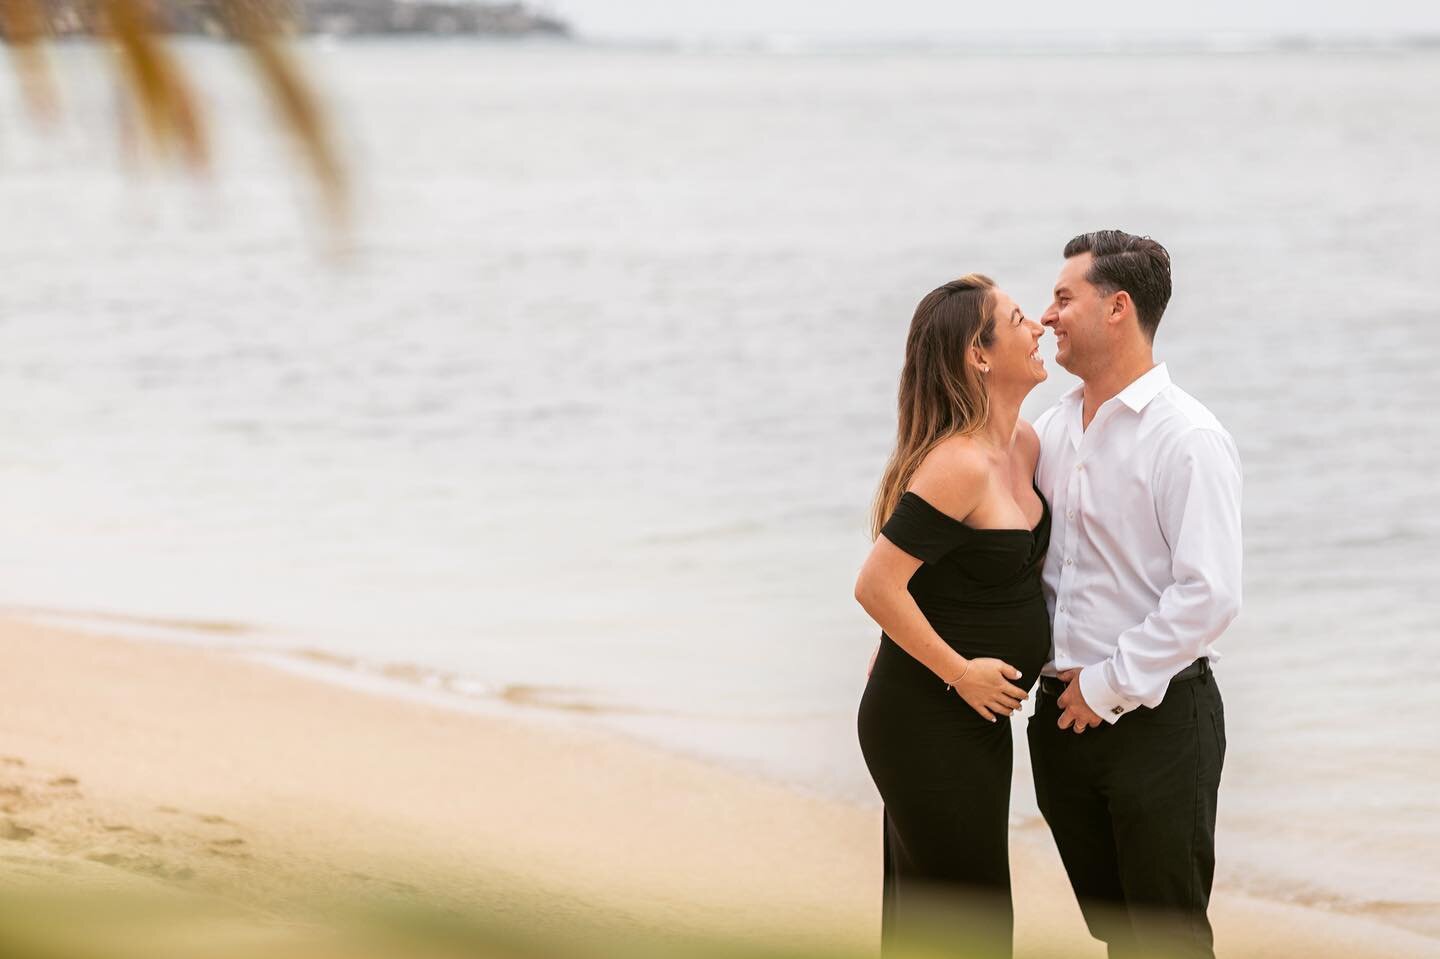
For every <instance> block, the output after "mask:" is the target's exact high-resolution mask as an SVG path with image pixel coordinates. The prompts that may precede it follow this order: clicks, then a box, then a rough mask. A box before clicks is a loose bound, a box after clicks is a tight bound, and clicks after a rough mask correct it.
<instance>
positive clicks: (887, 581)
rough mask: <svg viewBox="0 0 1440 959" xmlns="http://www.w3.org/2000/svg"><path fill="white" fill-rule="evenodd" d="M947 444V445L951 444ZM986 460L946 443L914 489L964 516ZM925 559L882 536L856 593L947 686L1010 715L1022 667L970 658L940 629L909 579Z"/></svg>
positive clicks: (981, 484) (991, 715) (991, 714)
mask: <svg viewBox="0 0 1440 959" xmlns="http://www.w3.org/2000/svg"><path fill="white" fill-rule="evenodd" d="M947 446H948V448H947ZM989 469H990V466H989V464H988V462H986V461H985V460H984V459H983V458H982V457H980V456H978V455H974V454H973V453H972V452H971V451H970V450H969V449H968V448H967V447H963V446H959V445H958V444H954V443H953V441H952V443H951V444H947V445H942V446H941V447H940V448H938V449H936V450H935V451H933V452H932V453H931V454H930V455H929V456H928V457H926V459H925V462H923V463H922V464H921V465H920V468H919V469H918V470H916V473H915V477H914V479H913V481H912V482H911V484H910V489H911V490H912V491H914V492H915V493H916V494H917V495H919V496H921V497H922V498H924V499H925V500H926V501H927V502H929V503H930V504H931V505H932V506H934V507H935V508H936V509H939V510H940V511H941V512H943V513H945V514H946V515H948V516H950V517H952V518H953V519H957V520H959V519H962V518H963V517H965V516H968V515H970V513H972V512H973V511H974V509H975V507H976V506H978V505H979V504H980V500H981V498H982V497H983V496H984V493H985V484H986V482H987V474H988V471H989ZM920 566H921V560H919V559H918V558H916V557H914V556H911V555H910V554H909V553H907V552H905V551H904V550H902V549H901V548H900V547H898V546H896V545H895V544H894V543H892V542H890V541H889V540H888V539H886V538H885V537H884V536H883V535H882V536H879V537H877V538H876V540H875V545H874V546H873V547H872V548H871V550H870V555H869V556H868V557H866V559H865V564H864V566H862V567H861V569H860V576H859V578H858V579H857V580H856V583H855V599H856V601H857V602H859V603H860V605H861V606H862V607H863V608H864V609H865V612H866V613H868V614H869V615H870V618H871V619H873V620H875V622H876V623H878V624H879V625H880V628H881V629H883V630H884V631H885V634H886V635H887V636H889V637H890V638H891V639H892V640H894V641H895V643H896V644H897V645H898V646H899V647H900V648H901V649H903V650H905V652H907V653H909V654H910V655H911V656H913V657H914V658H915V659H916V660H918V661H919V662H920V663H921V664H922V665H924V666H925V667H926V668H927V669H929V670H930V671H931V672H932V673H934V674H935V675H936V676H937V677H939V679H940V680H941V681H942V682H944V683H946V684H947V685H949V686H954V687H955V689H956V691H957V692H959V693H960V695H961V697H963V698H964V699H965V701H966V702H968V703H969V704H970V705H971V706H972V707H973V708H974V709H975V711H976V712H978V713H979V714H980V715H981V716H984V717H985V718H986V719H988V720H990V721H991V722H994V721H995V714H999V715H1002V716H1008V715H1010V713H1011V712H1013V711H1014V710H1015V709H1018V708H1019V706H1020V702H1021V701H1022V700H1024V699H1025V698H1026V694H1025V692H1024V690H1022V689H1020V688H1019V687H1017V686H1014V685H1012V684H1011V683H1009V682H1008V681H1007V680H1008V679H1019V678H1020V671H1019V670H1018V669H1015V668H1014V667H1012V666H1010V665H1008V664H1006V663H1004V662H1001V661H1000V660H998V659H975V660H967V659H966V658H965V657H964V656H961V655H960V654H959V653H958V652H956V651H955V649H954V648H953V647H951V646H950V644H949V643H947V642H945V640H943V639H941V638H940V635H939V634H938V633H936V632H935V629H934V627H932V626H931V625H930V621H929V620H927V619H926V618H925V614H924V613H922V612H921V611H920V607H919V606H918V605H917V604H916V602H915V598H914V597H913V596H911V595H910V589H909V584H910V579H911V577H913V576H914V575H915V572H916V570H918V569H919V568H920Z"/></svg>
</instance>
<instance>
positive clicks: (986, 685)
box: [948, 657, 1030, 723]
mask: <svg viewBox="0 0 1440 959" xmlns="http://www.w3.org/2000/svg"><path fill="white" fill-rule="evenodd" d="M1020 676H1021V673H1020V670H1018V669H1016V668H1015V667H1014V666H1011V665H1010V664H1009V663H1007V662H1005V661H1004V660H999V659H991V658H989V657H985V658H981V659H972V660H970V661H969V662H968V663H967V664H966V666H965V671H964V672H963V673H961V674H960V677H959V678H958V679H956V680H953V681H952V682H950V683H949V684H948V685H950V686H952V687H953V688H954V689H955V691H956V692H957V693H959V694H960V698H961V699H963V700H965V702H967V703H969V704H970V708H971V709H973V710H975V711H976V712H977V713H979V714H980V715H981V716H983V717H984V718H985V719H988V720H990V722H992V723H993V722H995V717H996V716H1009V715H1010V714H1011V713H1013V712H1014V711H1015V710H1017V709H1019V708H1020V704H1021V703H1022V702H1024V701H1025V700H1026V699H1029V698H1030V694H1029V693H1027V692H1025V690H1023V689H1021V688H1020V687H1019V686H1016V685H1014V684H1013V683H1011V682H1010V680H1012V679H1019V678H1020Z"/></svg>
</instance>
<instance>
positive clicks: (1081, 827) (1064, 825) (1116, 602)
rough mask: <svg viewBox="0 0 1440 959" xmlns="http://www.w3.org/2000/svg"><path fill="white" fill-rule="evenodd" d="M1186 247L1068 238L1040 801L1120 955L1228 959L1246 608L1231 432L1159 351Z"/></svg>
mask: <svg viewBox="0 0 1440 959" xmlns="http://www.w3.org/2000/svg"><path fill="white" fill-rule="evenodd" d="M1169 300H1170V255H1169V254H1168V253H1167V252H1166V250H1165V248H1164V247H1162V246H1161V245H1160V244H1159V243H1156V242H1155V241H1154V240H1151V239H1149V238H1148V237H1139V236H1133V235H1131V234H1128V233H1123V232H1121V231H1119V230H1101V231H1098V232H1095V233H1087V234H1084V235H1083V236H1078V237H1076V238H1075V239H1073V240H1071V241H1070V242H1069V244H1067V245H1066V247H1065V265H1064V267H1063V268H1062V269H1061V271H1060V278H1059V280H1058V282H1057V283H1056V285H1055V298H1054V302H1052V303H1051V305H1050V307H1049V309H1047V310H1046V312H1045V315H1044V316H1043V317H1042V320H1041V322H1043V323H1044V324H1045V325H1046V326H1048V327H1049V328H1050V329H1051V330H1053V331H1054V333H1055V339H1056V341H1057V355H1056V360H1057V361H1058V362H1059V364H1060V365H1061V366H1063V367H1065V369H1067V370H1069V371H1070V372H1071V373H1073V374H1075V375H1076V376H1078V377H1079V378H1080V380H1081V384H1080V385H1079V386H1078V387H1076V388H1075V389H1074V390H1072V391H1071V392H1070V393H1068V394H1067V395H1066V396H1064V397H1063V398H1062V399H1061V400H1060V402H1059V403H1057V404H1056V405H1055V406H1054V407H1052V408H1051V409H1049V410H1047V411H1046V412H1045V413H1044V414H1043V415H1042V416H1041V417H1040V418H1039V420H1037V421H1036V423H1035V429H1036V431H1037V432H1038V433H1039V436H1040V464H1039V467H1038V470H1037V479H1038V482H1039V486H1040V489H1041V491H1042V492H1043V493H1044V494H1045V496H1046V497H1047V498H1048V499H1049V501H1050V505H1051V510H1052V515H1053V516H1054V517H1055V522H1054V528H1053V532H1052V538H1051V543H1050V550H1049V553H1048V555H1047V556H1046V559H1045V569H1044V586H1045V595H1046V600H1047V602H1048V604H1049V607H1050V615H1051V617H1052V619H1053V622H1054V643H1053V646H1052V651H1051V655H1052V660H1051V662H1050V663H1049V664H1048V665H1047V666H1046V667H1045V669H1044V670H1042V674H1041V680H1040V688H1039V691H1038V694H1037V701H1036V712H1035V715H1034V716H1033V717H1032V718H1031V720H1030V724H1029V740H1030V753H1031V761H1032V764H1033V766H1034V771H1035V794H1036V797H1037V799H1038V800H1039V804H1040V811H1041V812H1042V813H1043V814H1044V816H1045V820H1046V822H1047V823H1048V824H1049V826H1050V830H1051V832H1052V833H1053V834H1054V836H1055V844H1056V846H1057V847H1058V848H1059V850H1060V856H1061V859H1062V860H1064V863H1065V870H1066V872H1067V873H1068V875H1069V877H1070V883H1071V885H1072V886H1073V887H1074V889H1075V895H1076V897H1077V898H1078V899H1079V901H1080V906H1081V910H1082V911H1083V913H1084V915H1085V921H1086V924H1087V925H1088V926H1089V928H1090V932H1091V934H1092V935H1093V936H1095V937H1096V938H1097V939H1101V940H1104V941H1105V942H1106V943H1107V945H1108V947H1109V953H1110V956H1111V957H1112V959H1115V957H1126V956H1145V957H1151V956H1157V957H1167V959H1168V957H1190V956H1201V957H1207V959H1208V957H1213V956H1214V947H1213V937H1212V935H1211V930H1210V922H1209V919H1208V917H1207V915H1206V909H1207V907H1208V904H1209V899H1210V888H1211V882H1212V879H1213V876H1214V871H1215V841H1214V840H1215V803H1216V794H1217V792H1218V789H1219V785H1220V769H1221V765H1222V763H1223V761H1224V756H1225V726H1224V713H1223V709H1222V705H1221V701H1220V690H1219V688H1218V687H1217V686H1216V683H1215V677H1214V675H1213V674H1212V673H1211V672H1210V664H1211V662H1212V661H1214V659H1215V654H1214V651H1213V649H1212V644H1213V643H1214V641H1215V640H1216V638H1217V637H1219V636H1220V634H1221V633H1222V632H1223V631H1224V630H1225V627H1226V626H1227V625H1229V623H1230V622H1231V620H1233V619H1234V618H1235V615H1236V613H1237V612H1238V611H1239V608H1240V564H1241V541H1240V486H1241V471H1240V459H1239V455H1238V454H1237V452H1236V450H1235V443H1234V441H1233V440H1232V439H1231V438H1230V434H1229V433H1227V432H1226V431H1225V429H1224V427H1222V426H1221V425H1220V423H1219V421H1218V420H1216V418H1215V417H1214V416H1213V415H1212V414H1211V413H1210V412H1209V411H1208V410H1207V409H1205V407H1204V406H1202V405H1201V404H1200V403H1199V402H1198V401H1197V400H1195V399H1194V398H1193V397H1191V396H1190V395H1189V394H1187V393H1185V392H1184V391H1183V390H1181V389H1180V388H1179V387H1177V386H1175V385H1174V384H1173V383H1171V382H1170V374H1169V372H1168V371H1167V369H1166V367H1165V366H1164V365H1163V364H1160V365H1157V364H1156V363H1155V359H1154V353H1153V344H1154V339H1155V330H1156V328H1157V327H1158V326H1159V323H1160V318H1161V316H1162V315H1163V314H1164V312H1165V306H1166V304H1167V303H1168V302H1169Z"/></svg>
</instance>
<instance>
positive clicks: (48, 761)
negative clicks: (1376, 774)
mask: <svg viewBox="0 0 1440 959" xmlns="http://www.w3.org/2000/svg"><path fill="white" fill-rule="evenodd" d="M0 650H3V651H4V656H5V661H6V663H7V669H6V670H5V672H4V677H3V678H0V702H3V703H4V704H5V706H4V708H3V709H0V737H3V743H4V745H3V748H0V785H3V786H4V787H5V788H6V791H7V794H8V795H9V796H10V797H11V798H10V801H9V803H8V805H7V806H6V807H5V809H4V813H3V816H0V836H4V837H6V838H0V845H3V852H4V853H5V854H6V855H7V856H8V857H9V859H8V860H7V861H8V863H9V865H8V866H6V867H4V868H6V869H7V870H10V871H15V870H17V869H18V870H19V871H20V872H21V873H22V874H30V873H35V874H44V873H46V872H47V871H53V867H54V863H56V862H60V863H66V864H69V865H70V866H72V867H73V866H76V865H77V864H79V865H83V866H84V868H85V869H87V870H92V871H93V870H94V869H96V868H99V869H100V870H102V871H103V870H107V869H108V870H118V871H120V872H122V873H126V874H132V875H143V876H146V877H149V878H152V879H158V880H160V881H162V882H178V883H180V884H182V885H184V884H186V883H191V882H195V881H197V880H204V879H206V878H208V877H212V876H213V877H215V878H217V879H219V880H223V881H226V882H232V883H237V884H239V885H240V886H243V887H245V888H253V889H256V890H264V889H269V890H271V891H272V892H274V893H277V894H280V895H281V896H282V898H283V890H284V889H285V888H287V883H290V882H298V881H299V877H301V876H303V875H306V874H309V873H311V872H313V871H314V870H320V871H324V872H327V873H333V872H336V871H343V872H344V874H345V875H346V876H350V877H363V878H354V879H353V881H354V883H355V884H356V888H357V889H373V888H375V887H376V884H377V883H379V884H381V885H385V884H392V885H394V884H398V885H394V888H402V887H403V888H410V889H415V890H419V891H421V892H423V893H430V894H434V895H436V896H441V897H445V898H450V899H456V898H458V899H459V900H460V901H462V902H464V901H469V902H477V903H493V901H494V896H495V895H497V894H499V895H501V896H502V898H503V897H505V896H511V897H513V896H514V895H515V894H514V892H513V890H514V889H515V888H519V887H522V886H523V887H526V888H534V889H544V890H551V891H553V892H554V893H555V894H559V895H562V896H565V897H567V898H569V897H573V899H574V901H575V902H577V903H588V904H590V908H594V909H598V910H619V911H620V912H621V913H623V914H626V915H635V916H646V917H649V918H650V919H653V920H654V921H656V922H658V923H660V924H662V925H669V926H675V927H684V928H694V929H697V930H734V929H736V928H740V929H744V930H746V933H747V934H749V935H755V936H757V937H760V938H763V939H764V940H766V941H770V942H778V941H790V940H797V941H808V940H812V939H818V940H822V941H825V942H829V943H831V944H834V945H837V946H843V947H845V948H847V949H862V950H868V949H870V948H872V947H873V945H874V944H875V942H876V941H877V940H878V927H879V881H880V830H879V814H878V809H865V808H863V807H861V806H858V805H855V804H849V803H845V802H842V801H839V800H831V799H824V798H821V797H817V796H809V795H805V794H803V793H801V792H800V791H798V790H795V789H791V788H789V787H788V786H784V785H781V784H777V783H774V782H769V781H762V780H758V779H755V778H753V777H751V776H746V775H742V774H740V773H738V772H736V771H734V770H731V769H728V768H725V767H721V766H717V765H715V764H713V763H710V762H707V761H703V760H700V759H695V758H693V757H687V756H683V755H677V754H676V753H673V752H671V751H669V750H666V749H663V748H661V747H657V746H653V745H650V744H648V743H642V742H639V741H636V740H635V739H633V738H632V737H629V736H626V735H624V734H621V733H619V732H614V731H609V730H596V729H593V728H588V727H585V726H583V725H582V724H579V723H569V722H567V723H555V722H530V721H527V720H526V719H523V718H521V717H520V716H519V715H514V716H499V715H495V714H493V713H491V712H490V711H486V710H481V709H475V710H466V709H458V708H454V707H453V706H446V705H444V704H443V703H440V702H437V701H435V700H434V698H432V699H431V700H430V701H423V700H422V699H421V698H420V697H415V698H414V699H406V698H401V697H398V696H394V695H392V694H390V693H388V692H385V691H378V690H365V689H359V688H355V687H354V686H348V687H347V686H345V685H341V684H337V683H333V682H327V681H325V680H323V679H319V678H316V677H314V676H305V675H302V674H300V673H299V672H297V671H292V670H288V669H285V668H283V667H282V668H277V667H276V666H275V665H272V664H266V663H264V662H261V661H259V660H258V659H257V658H256V657H255V656H253V655H250V654H246V653H243V652H242V653H237V652H234V651H227V650H223V649H214V648H205V647H202V646H199V645H178V644H175V643H173V642H163V641H155V640H149V641H146V640H137V639H135V638H124V637H119V636H113V635H97V634H95V633H92V632H90V631H89V630H85V631H76V630H73V629H63V628H56V627H53V626H48V625H36V624H33V623H28V622H24V621H17V620H13V619H5V618H0ZM512 712H514V711H513V710H512ZM1012 840H1013V841H1012V854H1011V858H1012V869H1013V873H1014V876H1015V898H1016V930H1017V938H1016V943H1017V955H1037V956H1038V955H1045V954H1047V953H1054V952H1055V951H1056V950H1059V949H1064V950H1065V954H1069V955H1077V956H1081V955H1092V954H1093V955H1097V956H1098V955H1100V954H1101V952H1103V950H1100V948H1099V946H1098V944H1096V943H1094V942H1093V941H1091V940H1089V939H1088V937H1087V936H1086V935H1085V933H1084V928H1083V924H1082V922H1081V920H1080V917H1079V911H1078V909H1077V908H1076V906H1075V904H1074V900H1073V897H1072V896H1071V895H1070V892H1069V888H1068V885H1067V884H1066V882H1065V879H1064V875H1063V871H1062V870H1061V868H1060V865H1059V860H1058V856H1057V855H1056V854H1055V852H1054V849H1053V846H1052V845H1051V844H1050V842H1049V837H1048V834H1046V833H1045V831H1044V828H1043V826H1031V825H1027V826H1024V827H1021V828H1017V829H1015V830H1013V831H1012ZM17 857H18V858H17ZM47 863H48V865H47ZM497 877H504V878H502V879H497ZM507 890H508V891H507ZM1212 915H1213V916H1214V919H1215V925H1216V929H1217V941H1218V942H1219V943H1221V945H1222V947H1226V951H1227V952H1231V953H1236V954H1250V955H1288V954H1295V955H1301V954H1304V955H1310V956H1327V955H1335V956H1341V955H1345V956H1356V955H1367V954H1373V955H1377V956H1378V955H1385V956H1393V957H1403V956H1411V955H1413V956H1417V957H1418V956H1422V955H1429V954H1432V953H1433V952H1434V947H1435V940H1434V939H1430V938H1426V937H1425V936H1423V935H1420V934H1418V933H1415V932H1411V931H1408V930H1406V929H1404V928H1401V927H1399V926H1397V925H1394V924H1387V923H1384V922H1383V919H1382V917H1370V916H1357V915H1354V914H1349V913H1341V912H1337V911H1334V910H1329V909H1316V908H1305V907H1301V906H1296V905H1290V904H1284V903H1277V902H1272V901H1269V900H1259V899H1254V898H1251V897H1248V896H1245V895H1243V894H1242V893H1240V892H1238V891H1236V890H1233V889H1225V888H1220V889H1217V891H1216V895H1215V902H1214V908H1213V910H1212Z"/></svg>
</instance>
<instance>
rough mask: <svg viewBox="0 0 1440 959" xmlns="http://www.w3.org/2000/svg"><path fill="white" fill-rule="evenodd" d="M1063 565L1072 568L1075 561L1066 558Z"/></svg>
mask: <svg viewBox="0 0 1440 959" xmlns="http://www.w3.org/2000/svg"><path fill="white" fill-rule="evenodd" d="M1065 565H1066V566H1074V565H1075V561H1074V560H1073V559H1071V558H1069V557H1068V556H1067V557H1066V558H1065Z"/></svg>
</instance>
